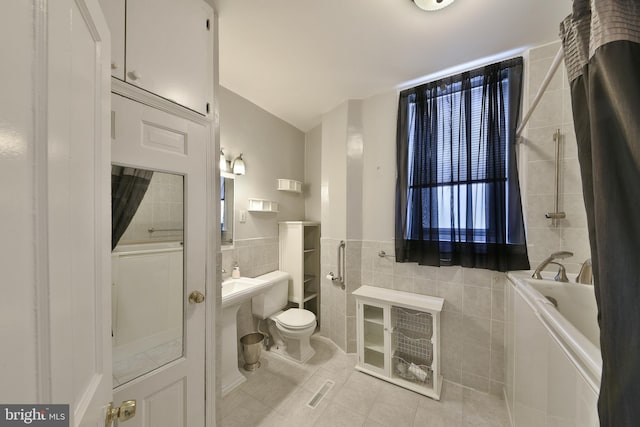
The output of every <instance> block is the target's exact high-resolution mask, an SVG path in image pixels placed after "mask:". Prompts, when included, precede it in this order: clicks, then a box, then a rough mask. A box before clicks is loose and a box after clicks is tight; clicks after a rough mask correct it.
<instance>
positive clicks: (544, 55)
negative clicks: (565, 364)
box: [521, 42, 590, 278]
mask: <svg viewBox="0 0 640 427" xmlns="http://www.w3.org/2000/svg"><path fill="white" fill-rule="evenodd" d="M559 48H560V43H559V42H557V43H551V44H549V45H545V46H541V47H538V48H535V49H531V50H530V51H529V61H528V83H527V84H528V92H529V99H528V103H527V102H525V105H528V104H530V102H531V101H533V98H534V97H535V95H536V93H537V92H538V89H539V87H540V84H541V83H542V80H543V79H544V76H545V75H546V74H547V71H548V70H549V67H550V66H551V63H552V61H553V58H554V57H555V54H556V52H557V51H558V49H559ZM527 108H528V107H525V110H526V109H527ZM556 129H560V132H561V134H562V147H561V173H560V199H559V200H560V204H559V210H560V211H564V212H566V214H567V217H566V218H565V219H563V220H560V221H559V222H558V226H557V227H554V226H553V225H552V224H551V220H549V219H546V218H545V217H544V214H545V213H547V212H551V211H553V203H554V177H555V142H554V141H553V134H554V133H555V131H556ZM521 155H522V159H523V160H524V168H525V176H524V180H526V187H524V188H525V191H524V194H523V195H524V200H523V205H524V209H525V221H526V225H527V243H528V249H529V259H530V261H531V266H532V268H535V267H536V265H537V264H538V263H539V262H540V261H542V260H543V259H544V258H546V257H547V256H548V255H550V254H551V253H552V252H555V251H559V250H568V251H571V252H573V253H574V254H575V255H574V256H573V257H572V258H569V259H567V260H565V262H563V264H565V266H566V268H567V271H568V272H571V273H577V272H578V271H579V269H580V265H581V263H582V262H583V261H584V260H585V259H587V258H589V257H590V251H589V240H588V232H587V224H586V223H587V219H586V212H585V208H584V201H583V198H582V184H581V180H580V167H579V164H578V151H577V145H576V136H575V132H574V130H573V116H572V110H571V94H570V91H569V83H568V81H567V76H566V71H565V68H564V65H563V64H562V65H561V66H560V68H559V69H558V71H557V72H556V75H555V76H554V77H553V79H552V81H551V84H550V85H549V87H548V89H547V91H546V92H545V94H544V96H543V98H542V100H541V102H540V104H539V105H538V107H537V109H536V110H535V111H534V113H533V115H532V116H531V121H530V122H529V125H528V126H527V128H526V130H525V138H524V144H523V145H521ZM570 278H571V275H570Z"/></svg>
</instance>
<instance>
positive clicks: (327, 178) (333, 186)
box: [320, 102, 348, 240]
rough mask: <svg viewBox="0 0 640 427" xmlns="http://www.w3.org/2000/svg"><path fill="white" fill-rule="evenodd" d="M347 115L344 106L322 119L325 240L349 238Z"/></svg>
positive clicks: (322, 191)
mask: <svg viewBox="0 0 640 427" xmlns="http://www.w3.org/2000/svg"><path fill="white" fill-rule="evenodd" d="M347 113H348V103H346V102H345V103H342V104H340V105H339V106H337V107H336V108H334V109H333V110H331V111H330V112H328V113H327V114H325V115H324V116H323V117H322V156H321V158H322V160H321V166H320V167H321V189H320V200H321V211H322V213H321V216H320V218H321V221H322V237H323V238H332V239H338V240H340V239H344V238H345V237H346V235H347V222H346V221H347V216H346V215H347V191H346V183H347V160H346V159H347V116H348V114H347Z"/></svg>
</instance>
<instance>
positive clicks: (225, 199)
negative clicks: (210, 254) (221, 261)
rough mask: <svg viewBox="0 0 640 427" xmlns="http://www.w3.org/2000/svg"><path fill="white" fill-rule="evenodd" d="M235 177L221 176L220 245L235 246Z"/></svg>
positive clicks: (223, 174)
mask: <svg viewBox="0 0 640 427" xmlns="http://www.w3.org/2000/svg"><path fill="white" fill-rule="evenodd" d="M234 182H235V180H234V176H233V175H231V174H227V173H222V174H221V175H220V244H221V246H232V245H233V209H234V207H233V205H234V203H233V198H234V191H233V190H234V188H233V187H234Z"/></svg>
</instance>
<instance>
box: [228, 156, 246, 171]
mask: <svg viewBox="0 0 640 427" xmlns="http://www.w3.org/2000/svg"><path fill="white" fill-rule="evenodd" d="M231 168H232V169H233V173H234V174H235V175H244V172H245V166H244V160H242V153H240V155H239V156H238V157H236V158H235V159H234V160H233V163H232V164H231Z"/></svg>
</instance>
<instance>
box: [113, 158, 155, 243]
mask: <svg viewBox="0 0 640 427" xmlns="http://www.w3.org/2000/svg"><path fill="white" fill-rule="evenodd" d="M152 177H153V171H149V170H145V169H136V168H127V167H124V166H115V165H114V166H111V250H114V249H115V247H116V246H117V245H118V242H119V241H120V238H121V237H122V235H123V234H124V232H125V231H126V229H127V227H128V226H129V224H130V223H131V220H132V219H133V216H134V215H135V214H136V212H137V210H138V207H139V206H140V203H141V202H142V199H143V198H144V195H145V193H146V192H147V188H149V183H151V178H152Z"/></svg>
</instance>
